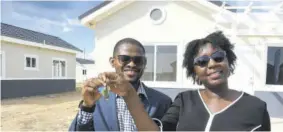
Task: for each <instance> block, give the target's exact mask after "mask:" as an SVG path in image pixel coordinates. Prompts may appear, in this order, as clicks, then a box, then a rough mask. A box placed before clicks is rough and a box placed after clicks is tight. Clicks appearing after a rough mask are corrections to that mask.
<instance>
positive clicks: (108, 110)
mask: <svg viewBox="0 0 283 132" xmlns="http://www.w3.org/2000/svg"><path fill="white" fill-rule="evenodd" d="M109 61H110V64H111V65H112V67H113V68H115V71H116V73H118V74H121V75H123V77H124V79H125V80H127V81H129V82H130V83H131V85H132V86H133V88H135V90H136V91H137V93H138V94H139V97H140V100H141V102H142V103H143V104H144V108H145V109H146V111H147V112H148V114H149V115H150V116H151V118H156V119H159V120H160V119H161V118H162V117H163V115H164V114H165V112H166V111H167V109H168V108H169V106H170V105H171V103H172V100H171V98H170V97H169V96H167V95H165V94H163V93H161V92H158V91H156V90H154V89H152V88H148V87H147V86H145V85H144V84H143V83H142V82H141V81H140V78H141V77H142V75H143V72H144V69H145V67H146V63H147V60H146V57H145V49H144V47H143V45H142V44H141V43H140V42H139V41H137V40H135V39H132V38H124V39H122V40H120V41H118V42H117V44H116V45H115V47H114V52H113V57H111V58H110V59H109ZM103 81H105V80H103V77H101V76H99V77H97V78H92V79H90V80H88V81H87V82H86V83H85V85H84V86H83V88H82V97H83V100H82V101H81V103H80V105H79V107H80V110H79V112H78V114H77V116H76V118H75V119H74V120H73V122H72V124H71V126H70V128H69V131H94V130H95V131H136V126H135V123H134V121H133V119H132V116H131V114H130V113H129V110H128V109H127V105H126V103H125V101H124V99H123V97H121V96H119V95H117V94H114V93H113V92H110V93H109V99H108V100H106V99H105V98H104V97H102V96H101V94H100V93H98V90H97V88H98V87H99V86H102V85H103Z"/></svg>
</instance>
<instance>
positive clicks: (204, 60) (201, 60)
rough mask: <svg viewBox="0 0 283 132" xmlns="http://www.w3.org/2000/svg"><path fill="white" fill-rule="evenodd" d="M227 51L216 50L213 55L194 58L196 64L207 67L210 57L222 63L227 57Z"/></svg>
mask: <svg viewBox="0 0 283 132" xmlns="http://www.w3.org/2000/svg"><path fill="white" fill-rule="evenodd" d="M225 56H226V52H225V51H216V52H214V53H213V54H212V55H211V56H207V55H204V56H200V57H198V58H195V59H194V65H198V66H200V67H205V66H207V65H208V63H209V61H210V59H213V60H214V61H215V62H217V63H220V62H222V61H223V60H224V59H225Z"/></svg>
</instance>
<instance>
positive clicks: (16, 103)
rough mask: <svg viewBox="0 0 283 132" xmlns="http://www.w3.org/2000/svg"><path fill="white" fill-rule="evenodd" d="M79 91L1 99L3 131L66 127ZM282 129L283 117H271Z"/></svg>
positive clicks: (279, 130) (280, 131) (278, 131)
mask: <svg viewBox="0 0 283 132" xmlns="http://www.w3.org/2000/svg"><path fill="white" fill-rule="evenodd" d="M80 100H81V97H80V93H79V92H68V93H62V94H53V95H46V96H36V97H28V98H18V99H8V100H2V105H1V130H2V131H67V130H68V127H69V125H70V123H71V121H72V120H73V118H74V117H75V115H76V113H77V111H78V107H77V106H78V103H79V101H80ZM271 122H272V131H273V132H283V127H282V126H283V119H271Z"/></svg>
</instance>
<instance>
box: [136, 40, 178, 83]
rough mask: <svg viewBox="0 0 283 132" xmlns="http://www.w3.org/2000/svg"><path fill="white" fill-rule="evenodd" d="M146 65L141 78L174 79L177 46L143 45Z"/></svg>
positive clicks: (175, 75)
mask: <svg viewBox="0 0 283 132" xmlns="http://www.w3.org/2000/svg"><path fill="white" fill-rule="evenodd" d="M145 50H146V57H147V66H146V69H145V71H144V75H143V77H142V80H144V81H170V82H172V81H174V82H175V81H176V80H177V74H176V73H177V68H176V64H177V46H165V45H156V46H145Z"/></svg>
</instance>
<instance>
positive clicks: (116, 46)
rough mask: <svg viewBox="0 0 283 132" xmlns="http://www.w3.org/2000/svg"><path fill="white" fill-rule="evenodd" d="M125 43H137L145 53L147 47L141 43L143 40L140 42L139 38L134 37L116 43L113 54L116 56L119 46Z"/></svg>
mask: <svg viewBox="0 0 283 132" xmlns="http://www.w3.org/2000/svg"><path fill="white" fill-rule="evenodd" d="M123 44H131V45H135V46H137V47H140V48H141V49H142V52H143V53H145V49H144V47H143V45H142V44H141V42H139V41H138V40H136V39H133V38H123V39H121V40H119V41H118V42H117V43H116V45H115V47H114V51H113V56H115V54H116V53H117V52H118V50H119V47H120V46H121V45H123Z"/></svg>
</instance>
